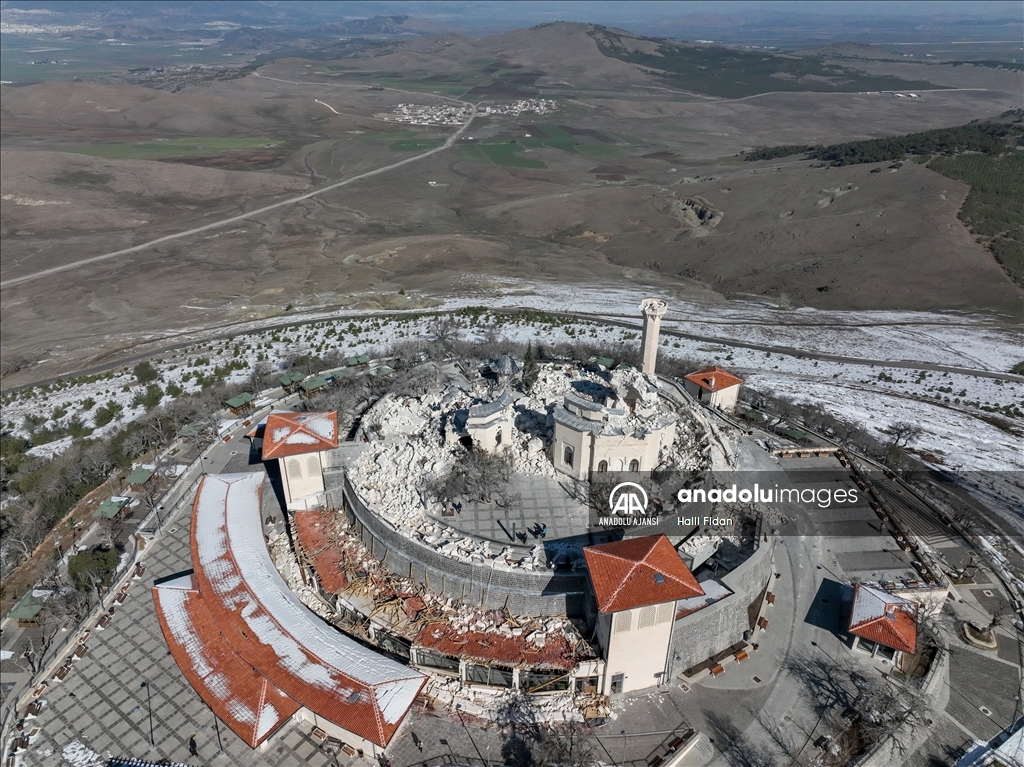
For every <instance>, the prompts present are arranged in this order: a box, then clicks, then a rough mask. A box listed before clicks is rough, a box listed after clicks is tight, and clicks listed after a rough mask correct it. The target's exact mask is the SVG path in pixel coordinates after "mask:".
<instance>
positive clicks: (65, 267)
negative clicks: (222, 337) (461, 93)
mask: <svg viewBox="0 0 1024 767" xmlns="http://www.w3.org/2000/svg"><path fill="white" fill-rule="evenodd" d="M460 103H466V104H467V105H468V106H470V107H471V108H472V110H473V112H472V114H471V115H470V116H469V119H468V120H466V122H465V124H464V125H463V126H462V127H461V128H459V129H458V130H457V131H455V133H453V134H452V135H451V136H449V137H448V140H447V141H445V142H444V143H443V144H442V145H441V146H439V147H436V148H434V149H428V150H427V151H426V152H422V153H421V154H418V155H415V156H413V157H407V158H406V159H404V160H399V161H398V162H395V163H391V165H385V166H384V167H383V168H377V169H376V170H371V171H367V172H366V173H360V174H359V175H358V176H352V177H351V178H346V179H344V180H342V181H336V182H334V183H333V184H328V185H327V186H322V187H320V188H319V189H314V190H313V191H312V192H306V194H300V195H299V196H297V197H290V198H288V199H287V200H281V201H279V202H275V203H271V204H270V205H264V206H263V207H262V208H257V209H256V210H250V211H248V212H246V213H240V214H239V215H237V216H230V217H229V218H224V219H221V220H220V221H215V222H213V223H212V224H204V225H203V226H197V227H195V228H193V229H188V230H186V231H184V232H176V233H175V234H168V235H166V236H164V237H157V238H156V239H155V240H150V241H149V242H144V243H142V244H140V245H133V246H132V247H130V248H123V249H122V250H115V251H114V252H113V253H104V254H103V255H99V256H92V257H90V258H83V259H80V260H78V261H72V262H71V263H69V264H62V265H60V266H54V267H51V268H50V269H43V270H42V271H38V272H33V273H32V274H24V275H22V276H21V277H12V278H11V279H9V280H4V281H2V282H0V288H7V287H10V286H12V285H20V284H22V283H24V282H29V281H30V280H37V279H40V278H41V277H49V276H51V275H54V274H59V273H60V272H67V271H70V270H72V269H79V268H81V267H83V266H87V265H89V264H95V263H97V262H99V261H107V260H109V259H111V258H118V257H119V256H126V255H128V254H129V253H137V252H139V251H140V250H146V249H147V248H151V247H153V246H154V245H161V244H163V243H165V242H171V241H172V240H180V239H182V238H183V237H191V236H192V235H193V234H199V233H200V232H206V231H209V230H210V229H219V228H220V227H223V226H228V225H230V224H234V223H237V222H238V221H245V220H246V219H250V218H254V217H255V216H259V215H262V214H263V213H266V212H268V211H271V210H275V209H277V208H283V207H284V206H286V205H294V204H295V203H297V202H302V201H303V200H308V199H310V198H311V197H317V196H319V195H321V194H323V193H324V192H330V191H332V190H334V189H338V188H340V187H343V186H347V185H348V184H353V183H355V182H356V181H362V180H363V179H365V178H370V177H372V176H379V175H380V174H382V173H387V172H388V171H391V170H394V169H395V168H400V167H402V166H403V165H408V164H409V163H413V162H418V161H420V160H422V159H424V158H425V157H429V156H431V155H434V154H437V153H438V152H443V151H445V150H446V149H448V148H450V147H451V146H452V144H454V143H455V142H456V141H457V140H458V138H459V136H461V135H462V133H463V132H464V131H465V130H466V128H468V127H469V126H470V124H471V123H472V122H473V118H475V117H476V105H475V104H469V103H468V102H460Z"/></svg>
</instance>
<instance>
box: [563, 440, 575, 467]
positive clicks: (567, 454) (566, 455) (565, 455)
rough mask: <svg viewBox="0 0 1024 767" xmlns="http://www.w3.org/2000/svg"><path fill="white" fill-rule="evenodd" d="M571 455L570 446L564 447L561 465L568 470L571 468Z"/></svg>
mask: <svg viewBox="0 0 1024 767" xmlns="http://www.w3.org/2000/svg"><path fill="white" fill-rule="evenodd" d="M573 453H574V451H573V449H572V445H565V446H564V447H563V449H562V463H564V464H565V465H566V466H568V467H570V468H572V459H573Z"/></svg>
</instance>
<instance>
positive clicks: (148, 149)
mask: <svg viewBox="0 0 1024 767" xmlns="http://www.w3.org/2000/svg"><path fill="white" fill-rule="evenodd" d="M282 143H284V142H282V141H274V140H273V139H271V138H267V137H266V136H241V137H237V136H203V137H200V138H171V139H155V140H153V141H142V142H138V143H130V144H91V145H88V146H75V147H69V148H68V149H67V150H66V151H69V152H74V153H75V154H88V155H92V156H93V157H104V158H106V159H108V160H171V159H176V158H181V157H216V156H217V155H219V154H223V153H224V152H228V151H231V150H232V149H269V148H271V147H277V146H280V145H281V144H282Z"/></svg>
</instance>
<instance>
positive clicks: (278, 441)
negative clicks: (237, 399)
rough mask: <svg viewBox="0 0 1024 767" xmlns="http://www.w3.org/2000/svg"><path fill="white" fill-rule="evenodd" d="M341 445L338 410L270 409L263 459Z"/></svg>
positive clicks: (265, 432) (264, 437) (264, 434)
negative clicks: (291, 410)
mask: <svg viewBox="0 0 1024 767" xmlns="http://www.w3.org/2000/svg"><path fill="white" fill-rule="evenodd" d="M337 446H338V414H337V413H336V412H331V413H292V412H283V413H271V414H270V415H269V416H267V425H266V426H265V427H264V429H263V460H265V461H266V460H269V459H271V458H285V457H287V456H290V455H301V454H302V453H314V452H317V451H320V450H333V449H334V448H336V447H337Z"/></svg>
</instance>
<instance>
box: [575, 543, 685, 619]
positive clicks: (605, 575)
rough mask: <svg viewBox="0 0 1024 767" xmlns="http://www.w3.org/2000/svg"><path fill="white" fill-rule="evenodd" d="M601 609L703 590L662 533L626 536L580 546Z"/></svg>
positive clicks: (642, 604)
mask: <svg viewBox="0 0 1024 767" xmlns="http://www.w3.org/2000/svg"><path fill="white" fill-rule="evenodd" d="M583 555H584V556H585V557H586V559H587V568H588V569H589V571H590V581H591V583H592V584H593V585H594V593H595V594H596V595H597V607H598V609H599V610H600V611H601V612H603V613H614V612H619V611H620V610H632V609H633V608H635V607H645V606H647V605H656V604H661V603H662V602H674V601H676V600H677V599H689V598H691V597H699V596H702V595H703V594H704V589H702V588H701V586H700V584H699V583H697V579H696V578H694V577H693V573H691V572H690V568H688V567H687V566H686V564H685V563H684V562H683V560H682V559H681V558H680V557H679V553H678V552H677V551H676V550H675V549H674V548H673V547H672V544H671V543H670V542H669V540H668V538H666V537H665V536H664V535H646V536H644V537H642V538H626V539H625V540H621V541H615V542H614V543H602V544H600V545H598V546H587V547H585V548H584V549H583Z"/></svg>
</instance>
